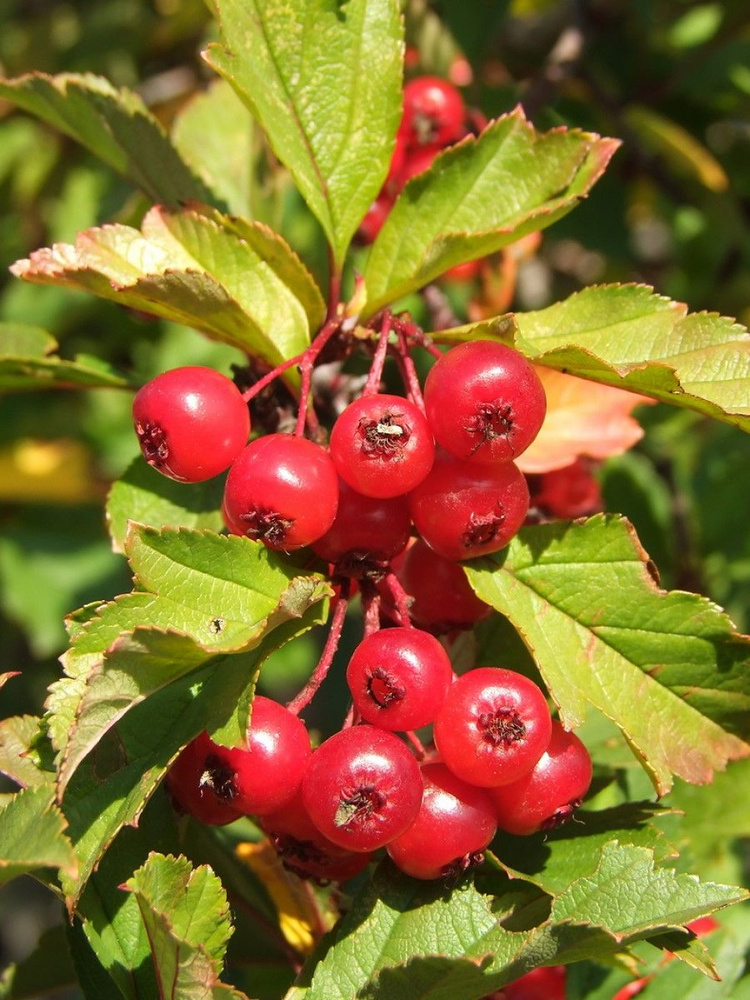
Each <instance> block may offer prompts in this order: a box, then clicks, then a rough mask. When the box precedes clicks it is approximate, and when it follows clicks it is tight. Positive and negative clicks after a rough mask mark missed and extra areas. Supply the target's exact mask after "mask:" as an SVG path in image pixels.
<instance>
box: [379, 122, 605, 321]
mask: <svg viewBox="0 0 750 1000" xmlns="http://www.w3.org/2000/svg"><path fill="white" fill-rule="evenodd" d="M618 146H619V141H618V140H616V139H603V138H601V137H600V136H598V135H594V134H592V133H588V132H582V131H581V130H579V129H566V128H555V129H552V130H550V131H549V132H544V133H541V132H537V131H536V130H535V129H534V127H533V126H532V125H531V124H530V123H529V122H528V121H527V120H526V118H525V117H524V115H523V111H522V110H521V109H520V108H517V109H516V110H515V111H513V112H511V113H510V114H507V115H503V116H502V117H501V118H498V119H497V120H496V121H494V122H490V124H489V125H488V126H487V127H486V128H485V129H484V131H483V132H482V133H481V135H480V136H479V137H477V138H474V137H473V136H470V137H467V138H466V139H463V140H461V142H459V143H457V144H456V145H455V146H451V147H449V148H448V149H447V150H445V151H443V152H442V153H441V154H440V155H439V156H438V157H437V159H436V160H435V161H434V163H433V164H432V166H431V167H430V169H429V170H427V171H426V172H425V173H423V174H420V175H419V176H417V177H414V178H413V179H412V180H411V181H409V183H408V184H407V185H406V187H405V188H404V190H403V191H402V192H401V194H400V195H399V198H398V199H397V201H396V204H395V205H394V207H393V209H392V210H391V212H390V214H389V216H388V218H387V220H386V222H385V224H384V225H383V228H382V229H381V230H380V233H379V234H378V237H377V239H376V240H375V243H374V244H373V247H372V251H371V253H370V256H369V258H368V261H367V265H366V267H365V275H364V278H365V285H366V287H367V295H368V299H367V305H366V307H365V310H364V315H365V317H369V316H372V315H374V314H375V313H376V312H377V311H378V310H379V309H382V307H383V306H385V305H387V304H388V303H389V302H393V301H394V300H395V299H399V298H401V297H402V296H404V295H406V294H407V293H408V292H411V291H414V290H415V289H417V288H421V287H423V286H424V285H426V284H427V283H428V282H430V281H432V280H433V279H434V278H436V277H438V275H440V274H442V273H443V272H444V271H447V270H448V269H449V268H450V267H453V266H455V265H456V264H461V263H463V262H464V261H467V260H474V259H476V258H478V257H485V256H487V255H488V254H490V253H494V252H495V251H496V250H500V249H501V248H502V247H504V246H507V245H508V244H509V243H513V242H514V241H515V240H517V239H519V238H520V237H521V236H524V235H525V234H526V233H530V232H534V231H536V230H539V229H546V228H547V227H548V226H550V225H551V224H552V223H553V222H555V221H556V220H557V219H560V218H562V216H564V215H566V214H567V213H568V212H569V211H570V210H571V209H572V208H574V207H575V205H576V204H577V203H578V202H579V201H580V200H581V199H582V198H584V197H586V195H587V194H588V192H589V190H590V189H591V187H593V185H594V184H595V183H596V181H597V180H598V179H599V178H600V177H601V175H602V173H603V172H604V170H605V168H606V166H607V164H608V162H609V160H610V158H611V157H612V155H613V153H614V152H615V150H616V149H617V147H618Z"/></svg>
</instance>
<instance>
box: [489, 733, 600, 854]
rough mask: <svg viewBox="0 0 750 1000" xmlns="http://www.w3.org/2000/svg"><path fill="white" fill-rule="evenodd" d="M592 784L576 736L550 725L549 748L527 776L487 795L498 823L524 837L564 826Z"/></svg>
mask: <svg viewBox="0 0 750 1000" xmlns="http://www.w3.org/2000/svg"><path fill="white" fill-rule="evenodd" d="M590 784H591V757H590V756H589V752H588V750H587V749H586V747H585V746H584V745H583V743H582V742H581V741H580V740H579V739H578V737H577V736H576V735H575V733H569V732H566V731H565V730H564V729H563V727H562V726H561V725H560V723H559V722H557V720H553V722H552V736H551V738H550V742H549V745H548V747H547V749H546V750H545V751H544V753H543V754H542V756H541V757H540V758H539V760H538V761H537V762H536V764H535V765H534V767H533V768H532V769H531V771H529V772H528V774H525V775H523V777H521V778H518V779H517V780H516V781H513V782H511V783H510V784H506V785H503V786H502V787H501V788H493V789H492V790H491V792H490V795H491V796H492V800H493V802H494V803H495V809H496V811H497V823H498V826H499V827H500V829H501V830H505V832H506V833H515V834H517V835H518V836H525V835H527V834H531V833H537V831H539V830H551V829H553V828H554V827H556V826H561V825H562V824H563V823H565V822H567V821H568V820H569V819H570V818H571V816H572V815H573V813H574V811H575V810H576V809H577V808H578V806H579V805H580V804H581V800H582V799H583V797H584V795H585V794H586V792H587V791H588V788H589V785H590Z"/></svg>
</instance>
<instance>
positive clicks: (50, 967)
mask: <svg viewBox="0 0 750 1000" xmlns="http://www.w3.org/2000/svg"><path fill="white" fill-rule="evenodd" d="M75 985H76V974H75V971H74V969H73V964H72V962H71V960H70V946H69V944H68V939H67V934H66V928H65V927H64V926H63V925H62V924H60V925H58V926H57V927H51V928H49V929H48V930H46V931H44V932H43V933H42V935H41V936H40V938H39V942H38V944H37V946H36V948H35V949H34V950H33V951H32V952H31V954H30V955H28V956H26V957H25V958H23V959H22V960H21V961H20V962H17V963H15V964H14V965H9V966H7V968H6V969H5V970H4V972H3V973H2V976H0V1000H34V998H35V997H53V996H55V995H56V994H57V993H59V992H62V991H63V990H70V989H72V988H73V987H74V986H75Z"/></svg>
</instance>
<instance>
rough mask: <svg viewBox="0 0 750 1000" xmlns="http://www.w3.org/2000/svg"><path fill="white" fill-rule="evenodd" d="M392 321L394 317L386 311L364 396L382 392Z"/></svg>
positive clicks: (363, 392) (363, 391)
mask: <svg viewBox="0 0 750 1000" xmlns="http://www.w3.org/2000/svg"><path fill="white" fill-rule="evenodd" d="M392 319H393V317H392V316H391V314H390V313H389V312H388V310H387V309H386V311H385V312H384V313H383V318H382V320H381V323H380V334H379V335H378V346H377V348H376V349H375V356H374V357H373V359H372V364H371V365H370V374H369V375H368V376H367V382H366V383H365V387H364V389H363V390H362V395H363V396H374V395H375V393H377V392H379V391H380V379H381V377H382V375H383V365H384V364H385V356H386V353H387V352H388V337H389V336H390V333H391V329H392Z"/></svg>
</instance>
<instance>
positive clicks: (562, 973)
mask: <svg viewBox="0 0 750 1000" xmlns="http://www.w3.org/2000/svg"><path fill="white" fill-rule="evenodd" d="M565 979H566V970H565V966H564V965H548V966H540V967H539V968H538V969H532V970H531V972H527V973H526V975H525V976H521V977H520V978H519V979H514V980H513V982H512V983H508V985H507V986H503V989H502V997H503V1000H565Z"/></svg>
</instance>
